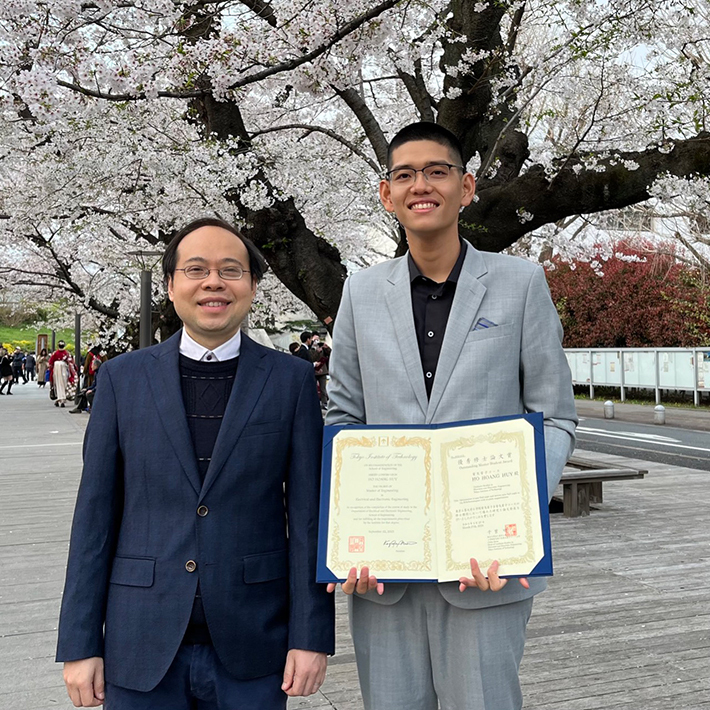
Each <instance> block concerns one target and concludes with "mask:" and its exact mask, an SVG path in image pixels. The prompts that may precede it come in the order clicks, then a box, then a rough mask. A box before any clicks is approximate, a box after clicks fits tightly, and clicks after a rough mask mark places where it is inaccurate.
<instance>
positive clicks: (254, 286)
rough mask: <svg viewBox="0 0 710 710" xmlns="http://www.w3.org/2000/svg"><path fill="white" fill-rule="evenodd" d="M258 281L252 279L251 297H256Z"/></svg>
mask: <svg viewBox="0 0 710 710" xmlns="http://www.w3.org/2000/svg"><path fill="white" fill-rule="evenodd" d="M257 283H258V282H257V280H256V279H255V278H254V277H253V276H252V277H251V297H252V298H255V297H256V286H257Z"/></svg>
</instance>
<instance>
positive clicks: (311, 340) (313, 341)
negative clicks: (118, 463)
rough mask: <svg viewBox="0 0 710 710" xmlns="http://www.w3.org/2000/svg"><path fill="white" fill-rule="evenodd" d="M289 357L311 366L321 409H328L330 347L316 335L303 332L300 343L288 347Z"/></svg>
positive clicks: (306, 331) (307, 331)
mask: <svg viewBox="0 0 710 710" xmlns="http://www.w3.org/2000/svg"><path fill="white" fill-rule="evenodd" d="M289 351H290V352H291V355H295V356H296V357H299V358H301V359H302V360H305V361H306V362H310V363H312V364H313V374H314V375H315V378H316V383H317V385H318V397H319V398H320V404H321V409H323V410H325V409H326V408H327V407H328V374H329V370H328V363H329V362H330V352H331V350H330V346H329V345H328V344H327V343H324V342H322V341H321V339H320V336H319V335H318V333H314V332H311V331H310V330H304V331H303V333H301V342H300V343H297V342H293V343H291V344H290V345H289Z"/></svg>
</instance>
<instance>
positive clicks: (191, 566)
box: [185, 560, 197, 572]
mask: <svg viewBox="0 0 710 710" xmlns="http://www.w3.org/2000/svg"><path fill="white" fill-rule="evenodd" d="M185 569H186V570H187V571H188V572H194V571H195V570H196V569H197V562H195V560H188V561H187V562H186V563H185Z"/></svg>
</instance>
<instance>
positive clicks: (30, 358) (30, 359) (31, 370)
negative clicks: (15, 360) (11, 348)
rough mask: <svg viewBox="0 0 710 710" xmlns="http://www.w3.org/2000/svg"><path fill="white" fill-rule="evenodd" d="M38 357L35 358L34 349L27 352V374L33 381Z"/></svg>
mask: <svg viewBox="0 0 710 710" xmlns="http://www.w3.org/2000/svg"><path fill="white" fill-rule="evenodd" d="M36 363H37V361H36V359H35V353H34V350H32V351H31V352H29V353H27V356H26V357H25V375H27V377H29V379H30V381H31V382H34V379H35V366H36Z"/></svg>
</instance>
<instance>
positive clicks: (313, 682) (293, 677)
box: [281, 648, 328, 698]
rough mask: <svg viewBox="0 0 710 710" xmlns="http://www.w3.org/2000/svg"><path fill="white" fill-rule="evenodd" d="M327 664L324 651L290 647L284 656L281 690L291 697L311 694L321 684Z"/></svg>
mask: <svg viewBox="0 0 710 710" xmlns="http://www.w3.org/2000/svg"><path fill="white" fill-rule="evenodd" d="M327 665H328V660H327V658H326V655H325V653H317V652H316V651H302V650H300V649H295V648H292V649H291V650H290V651H289V652H288V655H287V656H286V668H284V682H283V683H282V684H281V690H283V691H284V693H286V695H289V696H290V697H292V698H293V697H297V696H301V695H302V696H304V697H305V696H307V695H313V693H316V692H318V689H319V688H320V687H321V685H323V681H324V680H325V669H326V666H327Z"/></svg>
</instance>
